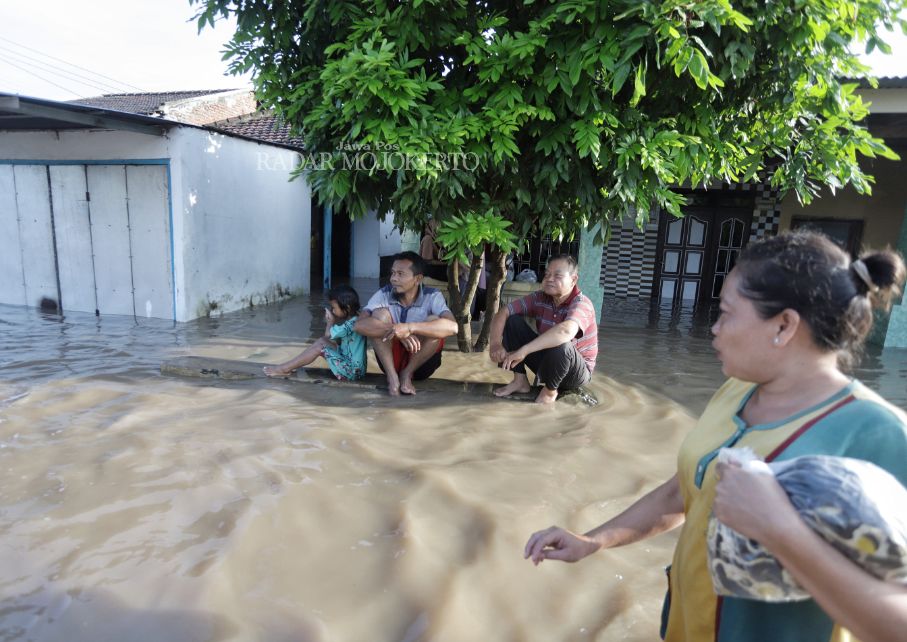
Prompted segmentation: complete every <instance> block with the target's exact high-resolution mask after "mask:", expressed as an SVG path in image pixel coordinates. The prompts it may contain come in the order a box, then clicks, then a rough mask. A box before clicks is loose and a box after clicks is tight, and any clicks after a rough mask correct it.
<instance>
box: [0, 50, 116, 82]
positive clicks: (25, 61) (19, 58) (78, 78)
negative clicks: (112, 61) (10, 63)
mask: <svg viewBox="0 0 907 642" xmlns="http://www.w3.org/2000/svg"><path fill="white" fill-rule="evenodd" d="M8 56H13V60H15V61H16V62H18V63H19V64H21V65H26V66H28V67H33V68H36V69H38V70H40V71H41V72H45V73H50V74H53V75H54V76H59V77H61V78H64V79H66V80H72V81H75V82H77V83H78V84H80V85H87V86H89V87H93V88H94V89H96V90H98V91H100V92H101V93H110V92H111V91H113V92H115V93H123V90H122V88H120V87H116V86H114V85H110V84H108V83H104V81H101V80H95V79H94V78H90V77H88V76H85V75H83V74H80V73H77V72H74V71H67V70H66V69H60V68H58V67H56V66H54V65H53V63H47V62H44V61H42V60H38V59H37V58H32V57H30V56H27V55H25V54H21V53H19V52H17V51H14V50H13V49H8V48H7V47H4V46H3V45H0V58H3V57H8Z"/></svg>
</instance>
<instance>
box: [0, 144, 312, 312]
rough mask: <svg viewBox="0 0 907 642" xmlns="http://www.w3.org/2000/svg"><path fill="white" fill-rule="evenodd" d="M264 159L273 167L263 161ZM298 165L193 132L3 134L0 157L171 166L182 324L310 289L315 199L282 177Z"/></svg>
mask: <svg viewBox="0 0 907 642" xmlns="http://www.w3.org/2000/svg"><path fill="white" fill-rule="evenodd" d="M262 153H264V154H265V155H266V157H267V158H268V159H269V162H267V163H262V162H261V159H262ZM295 158H296V155H295V153H294V152H291V151H289V150H284V149H281V148H277V147H273V146H270V145H264V144H258V143H254V142H249V141H245V140H241V139H237V138H232V137H229V136H225V135H223V134H217V133H213V132H209V131H206V130H202V129H195V128H175V129H172V130H170V132H169V133H168V134H167V135H166V136H163V137H161V136H148V135H144V134H136V133H131V132H121V131H106V130H95V131H85V130H79V131H61V132H49V131H38V132H0V160H46V161H64V160H71V161H112V162H113V161H128V160H134V159H170V188H171V189H170V204H171V206H172V216H173V227H172V230H173V239H174V252H173V254H174V256H173V275H174V277H173V278H174V282H175V286H176V288H175V289H176V320H178V321H187V320H190V319H193V318H196V317H198V316H203V315H205V314H209V313H211V312H226V311H232V310H236V309H239V308H242V307H247V306H248V305H249V304H250V303H252V304H254V305H260V304H263V303H268V302H272V301H274V300H276V299H277V298H278V297H280V296H286V295H289V294H294V293H299V292H307V291H308V290H309V282H310V273H309V264H310V261H309V254H310V251H309V242H310V236H311V211H310V207H311V205H310V204H311V193H310V189H309V187H308V184H307V183H306V182H305V181H304V180H298V181H293V182H288V180H287V179H288V170H289V169H290V168H292V167H293V163H294V162H295ZM166 258H167V259H169V257H166ZM137 312H138V313H139V314H141V312H140V311H137ZM155 316H157V314H155Z"/></svg>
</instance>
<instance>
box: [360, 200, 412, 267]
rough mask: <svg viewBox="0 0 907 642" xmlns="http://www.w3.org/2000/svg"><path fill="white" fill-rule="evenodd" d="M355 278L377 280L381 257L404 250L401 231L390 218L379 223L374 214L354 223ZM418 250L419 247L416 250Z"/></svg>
mask: <svg viewBox="0 0 907 642" xmlns="http://www.w3.org/2000/svg"><path fill="white" fill-rule="evenodd" d="M352 230H353V247H352V252H353V274H351V275H350V276H352V277H353V278H366V279H377V278H379V277H380V276H381V274H379V271H380V257H382V256H388V255H390V254H396V253H397V252H400V251H401V249H402V239H401V236H400V232H399V230H396V229H394V222H393V220H392V219H391V218H390V217H387V219H386V220H384V221H379V220H378V217H377V216H375V215H374V214H369V215H367V216H366V217H365V218H362V219H359V220H357V221H353V227H352ZM416 249H417V250H418V247H417V248H416Z"/></svg>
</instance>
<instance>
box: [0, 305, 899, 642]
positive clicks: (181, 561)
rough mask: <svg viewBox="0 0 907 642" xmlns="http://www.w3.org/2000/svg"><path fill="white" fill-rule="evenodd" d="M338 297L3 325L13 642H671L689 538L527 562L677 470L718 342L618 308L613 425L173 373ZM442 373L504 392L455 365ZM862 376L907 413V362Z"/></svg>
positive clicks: (2, 557) (684, 323)
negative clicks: (536, 538)
mask: <svg viewBox="0 0 907 642" xmlns="http://www.w3.org/2000/svg"><path fill="white" fill-rule="evenodd" d="M360 293H361V292H360ZM320 303H321V302H320V300H319V299H317V297H316V298H313V299H312V300H309V299H297V300H294V301H290V302H288V303H285V304H282V305H278V306H272V307H269V308H257V309H254V310H249V311H244V312H240V313H235V314H231V315H227V316H224V317H222V318H219V319H203V320H199V321H197V322H193V323H188V324H183V325H179V326H174V325H173V324H171V323H168V322H164V321H159V320H145V319H143V320H138V321H136V320H134V319H132V318H127V317H105V318H102V319H96V318H95V317H94V316H92V315H82V314H68V315H67V316H66V317H65V318H64V319H60V318H59V317H56V316H52V315H42V314H41V313H40V312H39V311H37V310H34V309H24V308H18V307H10V306H0V541H2V547H0V567H2V568H3V570H4V572H3V576H2V578H0V640H4V641H12V640H23V641H24V640H35V641H42V642H43V641H51V640H54V641H55V640H61V641H62V640H67V641H77V642H89V641H91V642H98V641H103V640H110V641H115V640H116V641H120V640H141V641H149V642H150V641H152V640H153V641H155V642H157V641H163V640H167V641H173V642H182V641H213V640H262V641H268V642H278V641H290V640H292V641H307V640H312V641H316V640H317V641H324V642H333V641H337V642H347V641H350V642H360V641H363V642H364V641H376V642H383V641H392V642H404V641H405V642H415V641H416V640H433V641H445V642H448V641H449V642H460V641H465V642H472V641H477V640H488V641H492V640H493V641H506V640H529V641H544V642H551V641H560V640H600V641H611V640H631V641H640V642H641V641H643V640H646V641H648V640H653V639H657V631H658V617H659V613H660V608H661V599H662V595H663V592H664V588H665V586H664V572H663V567H664V566H665V565H666V564H667V563H668V562H669V561H670V555H671V551H672V548H673V545H674V535H673V534H667V535H663V536H659V537H657V538H654V539H652V540H649V541H647V542H643V543H642V544H638V545H635V546H631V547H627V548H623V549H617V550H613V551H607V552H604V553H600V554H598V555H597V556H595V557H594V558H592V559H589V560H586V561H585V562H584V563H583V564H580V565H563V564H556V563H552V562H548V563H545V564H542V565H541V566H540V567H538V568H534V567H533V566H532V565H531V564H530V563H529V562H526V561H524V560H523V559H522V547H523V544H524V542H525V540H526V538H527V537H528V535H529V534H530V533H531V532H532V531H534V530H537V529H539V528H543V527H546V526H548V525H550V524H551V523H559V524H563V525H565V526H568V527H571V528H574V529H577V530H585V529H588V528H591V527H592V526H594V525H596V524H598V523H600V522H601V521H603V520H604V519H606V518H607V517H609V516H611V515H613V514H614V513H616V512H617V511H619V510H621V509H622V508H624V507H626V506H627V505H629V504H630V503H631V502H632V501H633V500H634V499H635V498H637V497H638V496H639V495H640V494H642V493H644V492H646V491H647V490H649V489H651V488H652V487H654V486H655V485H657V484H659V483H660V482H662V481H664V480H665V479H667V478H668V477H670V475H672V474H673V472H674V462H675V456H676V452H677V448H678V445H679V442H680V440H681V439H682V438H683V436H684V434H685V433H686V432H687V431H688V430H689V429H690V428H691V427H692V425H693V421H694V420H693V417H694V414H695V413H697V412H699V411H700V410H701V409H702V408H703V407H704V406H705V404H706V403H707V401H708V399H709V397H710V396H711V394H712V393H713V392H714V390H715V389H716V388H717V387H718V385H720V383H721V381H722V375H721V372H720V368H719V364H718V362H717V361H716V359H715V358H714V355H713V353H712V351H711V348H710V339H709V336H708V332H707V329H706V326H705V325H704V324H702V323H700V322H698V321H694V320H692V319H690V318H687V317H684V316H683V315H680V316H678V317H677V318H674V319H673V320H672V319H671V315H670V314H669V313H663V314H661V315H658V314H656V311H653V310H651V309H650V308H649V306H648V304H640V303H638V302H628V301H620V300H612V299H609V300H606V302H605V322H604V324H603V326H602V328H601V330H600V352H599V365H598V373H597V376H596V377H595V378H594V379H593V383H592V385H591V389H592V391H593V392H594V393H595V395H596V396H597V397H598V399H599V401H600V403H599V405H598V406H596V407H594V408H586V407H584V406H581V405H573V404H566V403H563V404H557V407H555V408H538V407H536V406H535V405H533V404H529V403H519V402H511V401H504V400H496V399H494V398H492V397H490V396H489V397H477V396H474V395H469V394H465V393H460V394H453V393H451V394H441V393H427V392H426V393H424V394H420V395H417V396H416V397H415V398H403V399H398V400H392V399H390V398H388V397H387V396H385V395H384V394H382V393H380V392H379V391H368V390H360V389H355V390H354V389H343V388H337V387H332V388H328V387H324V386H311V385H304V384H298V383H292V382H285V381H277V380H254V381H240V382H223V381H215V382H211V381H200V380H194V379H182V378H177V377H167V376H163V375H161V373H160V371H159V368H160V364H161V362H162V361H164V360H167V359H170V358H174V357H180V356H186V355H198V356H209V357H218V358H225V359H236V360H250V361H263V362H275V363H276V362H278V361H281V360H283V359H286V358H287V357H289V356H292V355H293V354H295V353H296V352H298V351H299V349H300V347H301V346H302V345H304V344H305V343H307V342H308V341H309V340H310V338H311V337H312V336H316V334H317V333H320V331H321V330H322V329H323V326H319V323H322V321H321V314H320V310H321V307H320ZM369 370H370V371H377V365H376V363H375V362H374V357H373V355H371V354H370V356H369ZM438 376H441V377H444V378H449V379H463V380H473V381H500V382H504V381H507V380H508V378H509V377H508V376H507V375H505V374H504V373H502V372H500V371H498V370H496V369H495V368H493V367H492V366H491V363H490V362H489V361H488V360H487V356H486V355H483V354H470V355H464V354H460V353H457V352H452V351H445V353H444V364H443V366H442V368H441V370H440V371H439V373H438ZM857 376H858V377H860V378H861V379H862V380H863V381H864V382H865V383H867V384H868V385H869V386H870V387H873V388H875V389H877V390H878V391H880V392H881V393H882V394H883V395H885V396H887V398H888V399H889V400H890V401H892V402H893V403H895V404H897V405H899V406H901V407H905V408H907V385H905V382H907V350H888V351H886V352H884V353H880V352H878V351H875V352H872V351H871V352H870V353H869V354H868V355H867V357H866V358H865V359H864V367H863V368H862V369H861V370H859V371H858V372H857Z"/></svg>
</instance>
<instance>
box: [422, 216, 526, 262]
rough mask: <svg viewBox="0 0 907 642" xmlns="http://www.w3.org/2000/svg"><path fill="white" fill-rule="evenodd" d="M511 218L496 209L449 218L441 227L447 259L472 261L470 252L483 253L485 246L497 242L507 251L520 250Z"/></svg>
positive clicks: (440, 233) (496, 245) (494, 244)
mask: <svg viewBox="0 0 907 642" xmlns="http://www.w3.org/2000/svg"><path fill="white" fill-rule="evenodd" d="M510 225H511V223H510V221H506V220H504V219H503V218H501V217H500V216H499V215H498V214H496V213H495V212H494V210H488V211H486V212H485V213H484V214H476V213H475V212H466V213H464V214H462V215H459V216H458V215H454V216H451V217H450V218H448V219H446V220H445V221H444V222H443V223H442V224H441V227H440V228H439V229H438V235H437V239H438V242H439V243H440V244H441V247H443V248H444V249H445V254H444V260H446V261H451V260H453V259H457V260H459V261H460V263H462V264H468V263H469V261H470V259H469V257H468V254H469V253H472V254H476V253H480V252H481V250H482V248H483V247H484V246H485V245H493V246H495V247H498V248H500V249H501V250H503V251H504V252H505V253H509V252H512V251H513V250H515V249H517V245H516V243H515V241H516V238H515V237H514V235H513V232H511V231H510V230H509V229H508V228H509V227H510Z"/></svg>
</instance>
